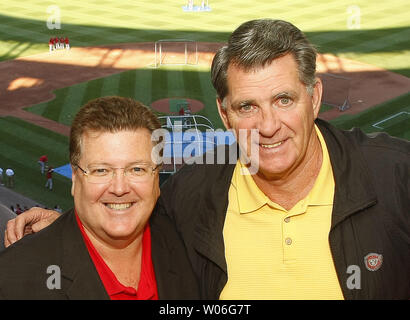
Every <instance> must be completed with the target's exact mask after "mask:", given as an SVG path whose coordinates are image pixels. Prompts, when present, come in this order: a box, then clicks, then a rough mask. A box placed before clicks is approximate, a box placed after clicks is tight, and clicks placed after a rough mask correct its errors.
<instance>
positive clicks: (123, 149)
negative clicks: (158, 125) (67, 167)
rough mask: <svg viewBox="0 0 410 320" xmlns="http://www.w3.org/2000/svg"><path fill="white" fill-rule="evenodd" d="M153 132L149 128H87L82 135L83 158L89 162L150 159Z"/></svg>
mask: <svg viewBox="0 0 410 320" xmlns="http://www.w3.org/2000/svg"><path fill="white" fill-rule="evenodd" d="M152 147H153V144H152V142H151V133H150V131H149V130H148V129H145V128H140V129H136V130H123V131H117V132H107V131H93V130H86V131H85V132H84V133H83V134H82V135H81V159H84V160H86V161H88V162H106V163H114V162H124V161H130V162H132V161H149V160H150V159H151V150H152Z"/></svg>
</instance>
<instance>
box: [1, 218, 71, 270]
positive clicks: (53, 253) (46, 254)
mask: <svg viewBox="0 0 410 320" xmlns="http://www.w3.org/2000/svg"><path fill="white" fill-rule="evenodd" d="M69 214H70V213H69V212H67V213H65V214H63V215H62V216H61V217H59V218H58V219H57V220H56V221H55V222H54V223H52V224H51V225H50V226H48V227H46V228H44V229H43V230H41V231H39V232H38V233H35V234H32V235H27V236H25V237H24V238H23V239H21V240H19V241H17V242H15V243H14V244H12V245H11V246H10V247H8V248H7V249H5V250H4V251H3V252H1V254H0V278H3V277H2V275H3V274H7V272H18V271H20V272H21V271H22V272H23V273H24V272H25V271H26V270H27V269H29V268H32V267H36V266H38V265H44V264H46V263H49V264H50V265H51V264H55V263H56V259H57V258H58V257H59V256H60V254H61V251H60V250H59V248H61V241H62V234H63V229H64V228H65V226H66V225H67V223H69V220H70V216H69Z"/></svg>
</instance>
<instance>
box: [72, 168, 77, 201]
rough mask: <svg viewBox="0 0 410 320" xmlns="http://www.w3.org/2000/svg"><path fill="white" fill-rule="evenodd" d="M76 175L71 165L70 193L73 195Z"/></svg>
mask: <svg viewBox="0 0 410 320" xmlns="http://www.w3.org/2000/svg"><path fill="white" fill-rule="evenodd" d="M76 177H77V171H76V170H75V167H74V166H73V165H72V166H71V195H72V196H73V197H74V188H75V179H76Z"/></svg>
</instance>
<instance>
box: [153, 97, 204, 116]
mask: <svg viewBox="0 0 410 320" xmlns="http://www.w3.org/2000/svg"><path fill="white" fill-rule="evenodd" d="M188 106H189V108H190V109H191V112H198V111H199V110H201V109H203V108H204V104H203V103H202V102H201V101H198V100H195V99H188V98H166V99H160V100H157V101H154V102H153V103H152V104H151V107H152V108H153V109H154V110H156V111H159V112H162V113H167V114H178V113H179V111H180V110H181V108H184V109H185V110H186V109H187V108H188Z"/></svg>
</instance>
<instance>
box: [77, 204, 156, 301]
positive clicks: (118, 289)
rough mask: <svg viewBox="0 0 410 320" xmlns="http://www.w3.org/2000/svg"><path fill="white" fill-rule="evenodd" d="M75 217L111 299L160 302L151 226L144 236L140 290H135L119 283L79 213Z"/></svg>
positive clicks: (147, 228)
mask: <svg viewBox="0 0 410 320" xmlns="http://www.w3.org/2000/svg"><path fill="white" fill-rule="evenodd" d="M75 217H76V219H77V223H78V226H79V228H80V231H81V234H82V235H83V238H84V242H85V244H86V246H87V249H88V253H89V254H90V257H91V259H92V260H93V262H94V265H95V268H96V269H97V272H98V274H99V275H100V278H101V281H102V283H103V285H104V287H105V290H106V291H107V294H108V295H109V297H110V299H111V300H158V291H157V282H156V280H155V273H154V266H153V265H152V260H151V231H150V227H149V224H147V225H146V227H145V229H144V234H143V236H142V258H141V275H140V281H139V283H138V290H135V289H134V288H132V287H126V286H124V285H123V284H121V283H120V282H119V281H118V279H117V277H116V276H115V275H114V273H113V272H112V271H111V269H110V268H109V267H108V266H107V264H106V263H105V262H104V260H103V259H102V257H101V256H100V254H99V253H98V252H97V250H96V249H95V247H94V246H93V244H92V243H91V241H90V239H89V238H88V236H87V234H86V233H85V231H84V227H83V225H82V223H81V221H80V219H79V218H78V215H77V212H76V213H75Z"/></svg>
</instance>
